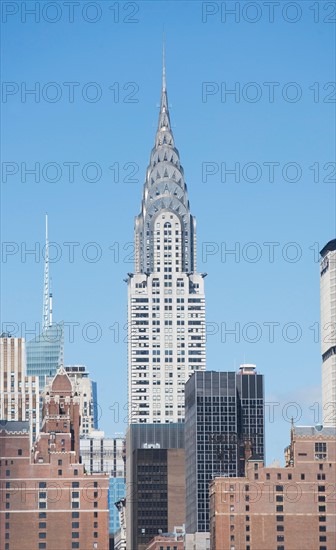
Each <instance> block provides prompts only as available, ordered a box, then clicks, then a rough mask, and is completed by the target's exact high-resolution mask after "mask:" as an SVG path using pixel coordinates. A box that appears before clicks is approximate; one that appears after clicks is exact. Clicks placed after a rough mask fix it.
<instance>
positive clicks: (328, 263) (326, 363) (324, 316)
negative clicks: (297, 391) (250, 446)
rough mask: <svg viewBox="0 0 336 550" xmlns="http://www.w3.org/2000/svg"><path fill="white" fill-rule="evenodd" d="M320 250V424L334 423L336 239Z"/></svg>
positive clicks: (335, 397)
mask: <svg viewBox="0 0 336 550" xmlns="http://www.w3.org/2000/svg"><path fill="white" fill-rule="evenodd" d="M320 254H321V272H320V274H321V277H320V292H321V352H322V409H323V410H322V414H323V425H324V426H332V427H336V239H334V240H332V241H329V242H328V243H327V244H326V245H325V247H324V248H322V250H321V252H320Z"/></svg>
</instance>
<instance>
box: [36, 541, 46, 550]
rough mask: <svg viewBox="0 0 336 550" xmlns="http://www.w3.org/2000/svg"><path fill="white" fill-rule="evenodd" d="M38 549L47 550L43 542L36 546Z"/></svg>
mask: <svg viewBox="0 0 336 550" xmlns="http://www.w3.org/2000/svg"><path fill="white" fill-rule="evenodd" d="M38 547H39V549H40V548H47V545H46V543H45V542H39V545H38Z"/></svg>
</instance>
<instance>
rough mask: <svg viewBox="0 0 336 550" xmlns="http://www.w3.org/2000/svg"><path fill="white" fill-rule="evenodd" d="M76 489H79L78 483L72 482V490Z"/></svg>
mask: <svg viewBox="0 0 336 550" xmlns="http://www.w3.org/2000/svg"><path fill="white" fill-rule="evenodd" d="M78 487H79V481H73V482H72V488H73V489H78Z"/></svg>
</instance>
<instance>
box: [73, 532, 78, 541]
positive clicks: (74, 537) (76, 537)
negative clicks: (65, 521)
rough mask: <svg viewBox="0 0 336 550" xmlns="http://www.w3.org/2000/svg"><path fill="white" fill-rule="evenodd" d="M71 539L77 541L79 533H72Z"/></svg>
mask: <svg viewBox="0 0 336 550" xmlns="http://www.w3.org/2000/svg"><path fill="white" fill-rule="evenodd" d="M71 537H72V538H73V539H79V533H76V532H74V533H72V534H71Z"/></svg>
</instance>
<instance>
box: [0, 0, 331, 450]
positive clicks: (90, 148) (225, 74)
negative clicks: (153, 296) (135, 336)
mask: <svg viewBox="0 0 336 550" xmlns="http://www.w3.org/2000/svg"><path fill="white" fill-rule="evenodd" d="M11 4H12V3H11ZM23 4H24V3H18V4H16V6H17V13H14V14H8V10H11V9H12V8H10V7H8V3H7V2H3V3H2V9H3V13H2V17H3V21H4V23H3V37H2V49H3V58H4V62H3V71H2V78H3V81H5V85H4V90H3V91H4V95H3V97H2V114H3V119H2V161H3V163H6V164H3V165H2V168H3V177H2V191H1V199H2V201H1V209H2V212H1V214H2V221H1V233H2V241H3V242H4V243H9V242H10V243H15V244H14V245H8V244H4V245H3V246H4V248H3V252H5V253H6V252H9V251H12V252H13V254H12V255H6V254H5V255H4V254H3V257H2V260H3V262H4V263H3V264H2V270H1V271H2V283H1V298H2V300H1V302H2V306H1V318H2V322H3V323H9V322H13V323H15V324H17V325H18V327H19V329H18V332H17V334H18V335H19V334H20V335H22V336H26V337H27V338H29V337H30V335H29V334H28V333H27V331H34V327H35V323H39V322H40V321H41V317H42V283H43V258H42V255H41V254H40V253H39V251H38V249H37V255H36V257H34V255H31V254H30V255H27V254H26V250H27V249H32V248H34V247H35V243H40V245H41V247H42V246H43V239H44V213H45V212H46V211H47V212H48V214H49V227H50V240H51V241H53V242H56V243H57V248H56V246H54V247H53V249H52V250H51V254H52V253H53V254H54V255H55V254H57V255H58V260H57V261H55V262H53V263H52V264H51V274H52V287H53V293H54V319H55V320H64V321H65V322H66V323H78V324H79V325H76V326H74V341H73V342H70V341H69V339H70V338H69V333H70V329H68V330H67V332H66V343H65V363H66V364H70V363H84V364H86V365H87V367H88V369H89V370H90V372H91V374H92V376H93V378H94V379H95V380H97V382H98V394H99V402H100V405H101V410H102V417H101V421H100V425H101V427H102V428H103V429H104V430H105V431H106V433H107V434H113V433H114V432H115V431H123V430H124V429H125V422H124V419H125V416H126V410H125V404H126V399H127V398H126V380H127V349H126V343H125V337H126V331H125V328H124V327H125V323H126V321H127V318H126V316H127V288H126V284H125V283H124V282H123V278H124V277H125V275H126V273H127V272H128V271H132V270H133V264H132V262H131V261H129V260H128V258H129V257H130V254H131V252H132V248H131V244H130V243H132V241H133V223H134V216H135V215H136V214H137V213H138V211H139V208H140V201H141V194H142V185H143V181H144V178H145V171H146V167H147V164H148V160H149V154H150V150H151V147H152V146H153V140H154V133H155V128H156V123H157V115H158V102H159V96H160V85H161V44H162V30H163V26H164V28H165V34H166V51H167V56H166V57H167V80H168V96H169V101H170V112H171V119H172V124H173V129H174V135H175V140H176V144H177V147H178V148H179V151H180V155H181V161H182V164H183V166H184V170H185V175H186V180H187V183H188V188H189V198H190V203H191V210H192V213H193V214H194V215H195V216H196V217H197V224H198V232H197V237H198V269H199V271H202V272H203V271H205V272H207V273H208V277H207V278H206V303H207V322H208V323H209V327H208V328H209V331H210V330H211V331H213V332H216V334H212V335H210V334H209V337H208V344H207V368H208V369H213V370H217V369H219V370H231V369H237V368H238V367H239V364H240V363H242V362H244V361H245V362H251V363H256V364H257V368H258V371H259V372H261V373H263V374H264V375H265V383H266V400H267V401H269V402H277V403H280V405H278V406H276V408H275V418H274V422H272V423H270V422H268V423H267V432H266V437H267V457H268V460H269V461H270V460H272V459H273V458H275V457H278V458H280V459H282V451H283V447H284V446H285V445H287V443H288V438H289V422H288V421H286V420H284V419H283V417H282V415H281V410H282V408H283V406H284V404H285V403H288V402H297V403H298V404H299V407H300V409H301V411H302V417H301V419H300V420H299V422H298V423H301V424H302V423H304V424H312V423H314V412H313V411H314V410H315V411H316V405H315V406H313V404H314V403H315V402H319V401H320V382H321V375H320V371H321V368H320V363H321V361H320V343H319V337H318V336H319V334H318V329H317V323H319V264H318V250H319V249H320V248H321V247H322V246H323V245H324V244H325V243H326V242H327V241H329V240H330V239H332V238H334V237H335V165H334V164H328V163H332V162H335V158H334V148H335V141H334V131H335V126H334V120H335V119H334V107H335V87H334V85H330V84H328V83H330V82H333V81H335V74H334V61H335V60H334V57H333V56H334V54H333V49H334V42H335V41H334V38H335V36H334V26H333V24H332V23H330V22H328V21H329V20H331V19H332V15H330V7H329V8H328V6H327V4H329V5H330V3H325V2H320V3H319V5H320V6H319V8H320V10H319V13H317V11H316V7H315V11H313V10H312V9H310V8H311V7H312V6H313V4H314V3H313V2H308V1H307V2H299V3H296V4H295V3H294V4H295V6H296V7H295V6H294V7H292V8H291V9H289V10H287V11H286V10H285V11H284V5H285V4H286V3H284V2H280V4H281V6H280V7H277V8H275V12H274V22H273V23H272V22H270V19H271V17H270V15H269V12H268V8H267V7H266V6H265V5H264V3H263V2H255V3H252V4H253V5H254V6H256V5H257V8H258V9H257V8H256V7H253V6H252V7H250V8H249V10H246V9H245V7H244V6H245V4H246V3H245V2H241V3H240V4H238V6H239V8H238V9H239V14H238V12H237V15H236V16H235V17H236V19H235V18H234V16H228V18H227V20H226V21H225V17H224V16H225V14H224V13H223V12H222V13H221V7H222V6H223V5H224V4H225V3H215V2H210V3H203V4H202V2H150V1H146V2H140V3H133V2H131V3H126V4H125V3H122V2H120V3H118V2H114V3H113V2H101V3H98V2H97V3H93V5H91V7H87V5H88V3H86V2H81V3H80V6H79V7H78V6H75V7H74V12H73V22H70V21H69V19H70V18H71V17H72V14H71V13H70V14H69V7H67V6H65V5H64V2H59V3H58V4H59V9H58V11H57V12H56V10H55V8H52V7H51V8H49V9H48V11H46V10H45V9H43V6H44V5H46V4H47V3H40V4H39V9H40V14H39V15H38V14H36V15H29V14H26V13H24V7H23ZM34 4H35V2H27V3H26V5H27V7H28V6H29V7H32V5H34ZM315 4H316V3H315ZM226 5H227V7H230V6H231V5H233V2H227V3H226ZM110 8H112V9H110ZM202 10H203V13H202ZM300 10H301V11H300ZM210 12H211V13H210ZM238 17H239V20H238ZM95 18H97V21H96V22H90V21H93V20H94V19H95ZM52 19H59V20H58V21H55V22H54V23H51V20H52ZM253 19H259V20H258V21H256V22H254V23H253V22H252V20H253ZM295 19H297V21H296V22H290V21H289V20H291V21H293V20H295ZM131 21H132V22H131ZM92 82H93V83H95V84H94V85H92V84H91V85H89V86H88V83H92ZM36 83H38V85H39V89H38V88H36V90H37V92H36V95H35V96H33V95H31V94H28V95H26V90H28V89H32V88H34V86H36ZM50 83H54V84H50ZM64 83H68V84H64ZM69 83H75V84H69ZM205 83H208V84H205ZM251 83H254V84H251ZM264 83H275V84H264ZM289 83H292V84H289ZM293 83H294V84H293ZM110 87H111V88H112V89H109V88H110ZM205 87H206V89H205ZM225 87H226V88H227V89H232V88H234V87H236V90H237V95H236V99H237V101H235V97H234V96H233V95H227V96H225V93H222V94H221V90H222V92H224V91H225ZM272 89H273V90H274V100H273V99H272V94H271V91H272ZM206 91H207V92H208V93H206ZM72 93H73V98H72ZM97 94H98V95H99V94H101V98H100V99H98V100H97V101H95V102H94V101H91V100H93V99H94V98H95V96H96V95H97ZM296 96H297V98H298V100H297V101H296V102H294V98H295V97H296ZM300 96H301V97H300ZM54 98H55V99H56V101H52V100H53V99H54ZM254 98H256V99H257V100H256V101H252V100H253V99H254ZM24 100H25V101H24ZM132 100H133V101H132ZM35 163H39V167H38V176H39V179H40V181H36V180H37V179H38V177H37V176H36V175H33V174H25V167H26V168H27V169H30V168H32V166H33V165H35ZM49 163H53V164H49ZM69 163H70V164H69ZM72 163H77V164H72ZM88 163H96V165H98V166H99V167H100V168H99V169H98V172H97V171H96V170H97V166H96V168H95V167H94V165H93V164H89V166H86V165H87V164H88ZM205 163H207V164H205ZM225 163H226V166H227V168H229V169H231V168H233V167H234V165H235V164H236V166H237V167H238V170H239V174H238V175H237V179H238V181H237V182H236V181H235V178H234V176H232V175H231V176H228V177H227V179H226V180H225V177H224V176H225V174H224V171H225V170H224V168H225ZM237 163H238V165H237ZM250 163H252V164H250ZM265 163H266V164H265ZM269 163H277V164H272V165H270V164H269ZM288 163H290V164H288ZM293 163H295V164H293ZM111 166H112V167H113V169H109V167H111ZM271 166H273V167H274V178H272V177H270V171H271ZM311 167H312V168H311ZM221 168H223V170H222V174H221ZM118 169H119V173H118ZM72 170H73V176H74V177H73V178H72V177H71V176H72V173H71V172H72ZM205 170H206V173H205ZM100 171H101V172H100ZM211 171H212V172H213V173H212V174H211ZM11 172H13V173H12V174H11ZM132 172H134V174H132ZM97 174H98V176H97V180H98V181H93V180H94V179H95V176H96V175H97ZM295 176H297V177H295ZM53 179H54V180H55V181H52V180H53ZM72 179H73V180H74V181H72ZM132 179H133V180H135V181H132ZM253 179H255V180H257V181H252V180H253ZM295 179H297V181H294V180H295ZM90 180H91V181H90ZM130 180H131V181H130ZM64 243H78V244H74V245H66V244H64ZM88 243H97V244H96V245H94V246H88ZM209 243H212V244H209ZM250 243H255V244H250ZM264 243H278V244H276V245H270V244H268V245H265V244H264ZM290 243H296V244H295V245H293V244H290ZM71 247H72V248H73V251H74V255H73V258H72V257H71V254H70V249H71ZM225 247H226V248H227V249H232V248H234V247H236V250H237V257H236V258H235V257H234V256H233V255H227V256H225ZM272 247H274V248H273V250H274V261H271V257H272V255H271V249H272ZM221 250H222V253H221ZM206 252H207V253H208V255H207V254H206ZM97 254H98V255H99V256H100V255H101V257H100V258H98V261H89V260H90V259H91V260H93V259H94V258H95V257H97ZM296 257H297V261H292V260H294V259H295V258H296ZM255 258H256V259H257V260H258V261H252V260H254V259H255ZM5 260H6V261H5ZM235 260H236V261H235ZM265 323H266V324H265ZM270 323H271V324H272V323H276V325H273V326H274V338H270V337H269V331H270ZM289 323H291V324H290V325H288V324H289ZM292 323H295V325H293V324H292ZM96 325H97V326H98V325H99V327H100V328H99V334H100V336H101V338H100V339H99V340H98V341H96V342H89V341H88V340H90V339H91V340H92V339H94V337H95V334H96V333H95V328H94V327H95V326H96ZM3 326H4V325H3ZM235 326H236V328H237V329H238V333H239V334H238V335H237V336H234V335H232V334H231V335H229V334H228V335H226V337H225V327H226V328H227V329H232V328H234V327H235ZM109 327H113V328H112V329H110V328H109ZM310 327H313V328H310ZM221 332H222V334H221ZM83 334H84V336H83ZM296 335H297V339H296V340H297V341H294V340H295V336H296ZM254 339H256V340H257V339H258V341H257V342H252V340H254ZM116 403H119V409H120V410H119V413H120V414H119V422H117V423H116V422H115V419H116V416H117V408H118V407H117V405H116ZM311 406H313V408H312V409H311V410H310V409H309V407H311ZM292 414H294V417H296V412H295V410H294V409H293V407H290V408H289V409H288V414H287V417H288V420H289V417H290V416H292ZM285 416H286V415H285ZM315 420H317V417H316V418H315Z"/></svg>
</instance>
